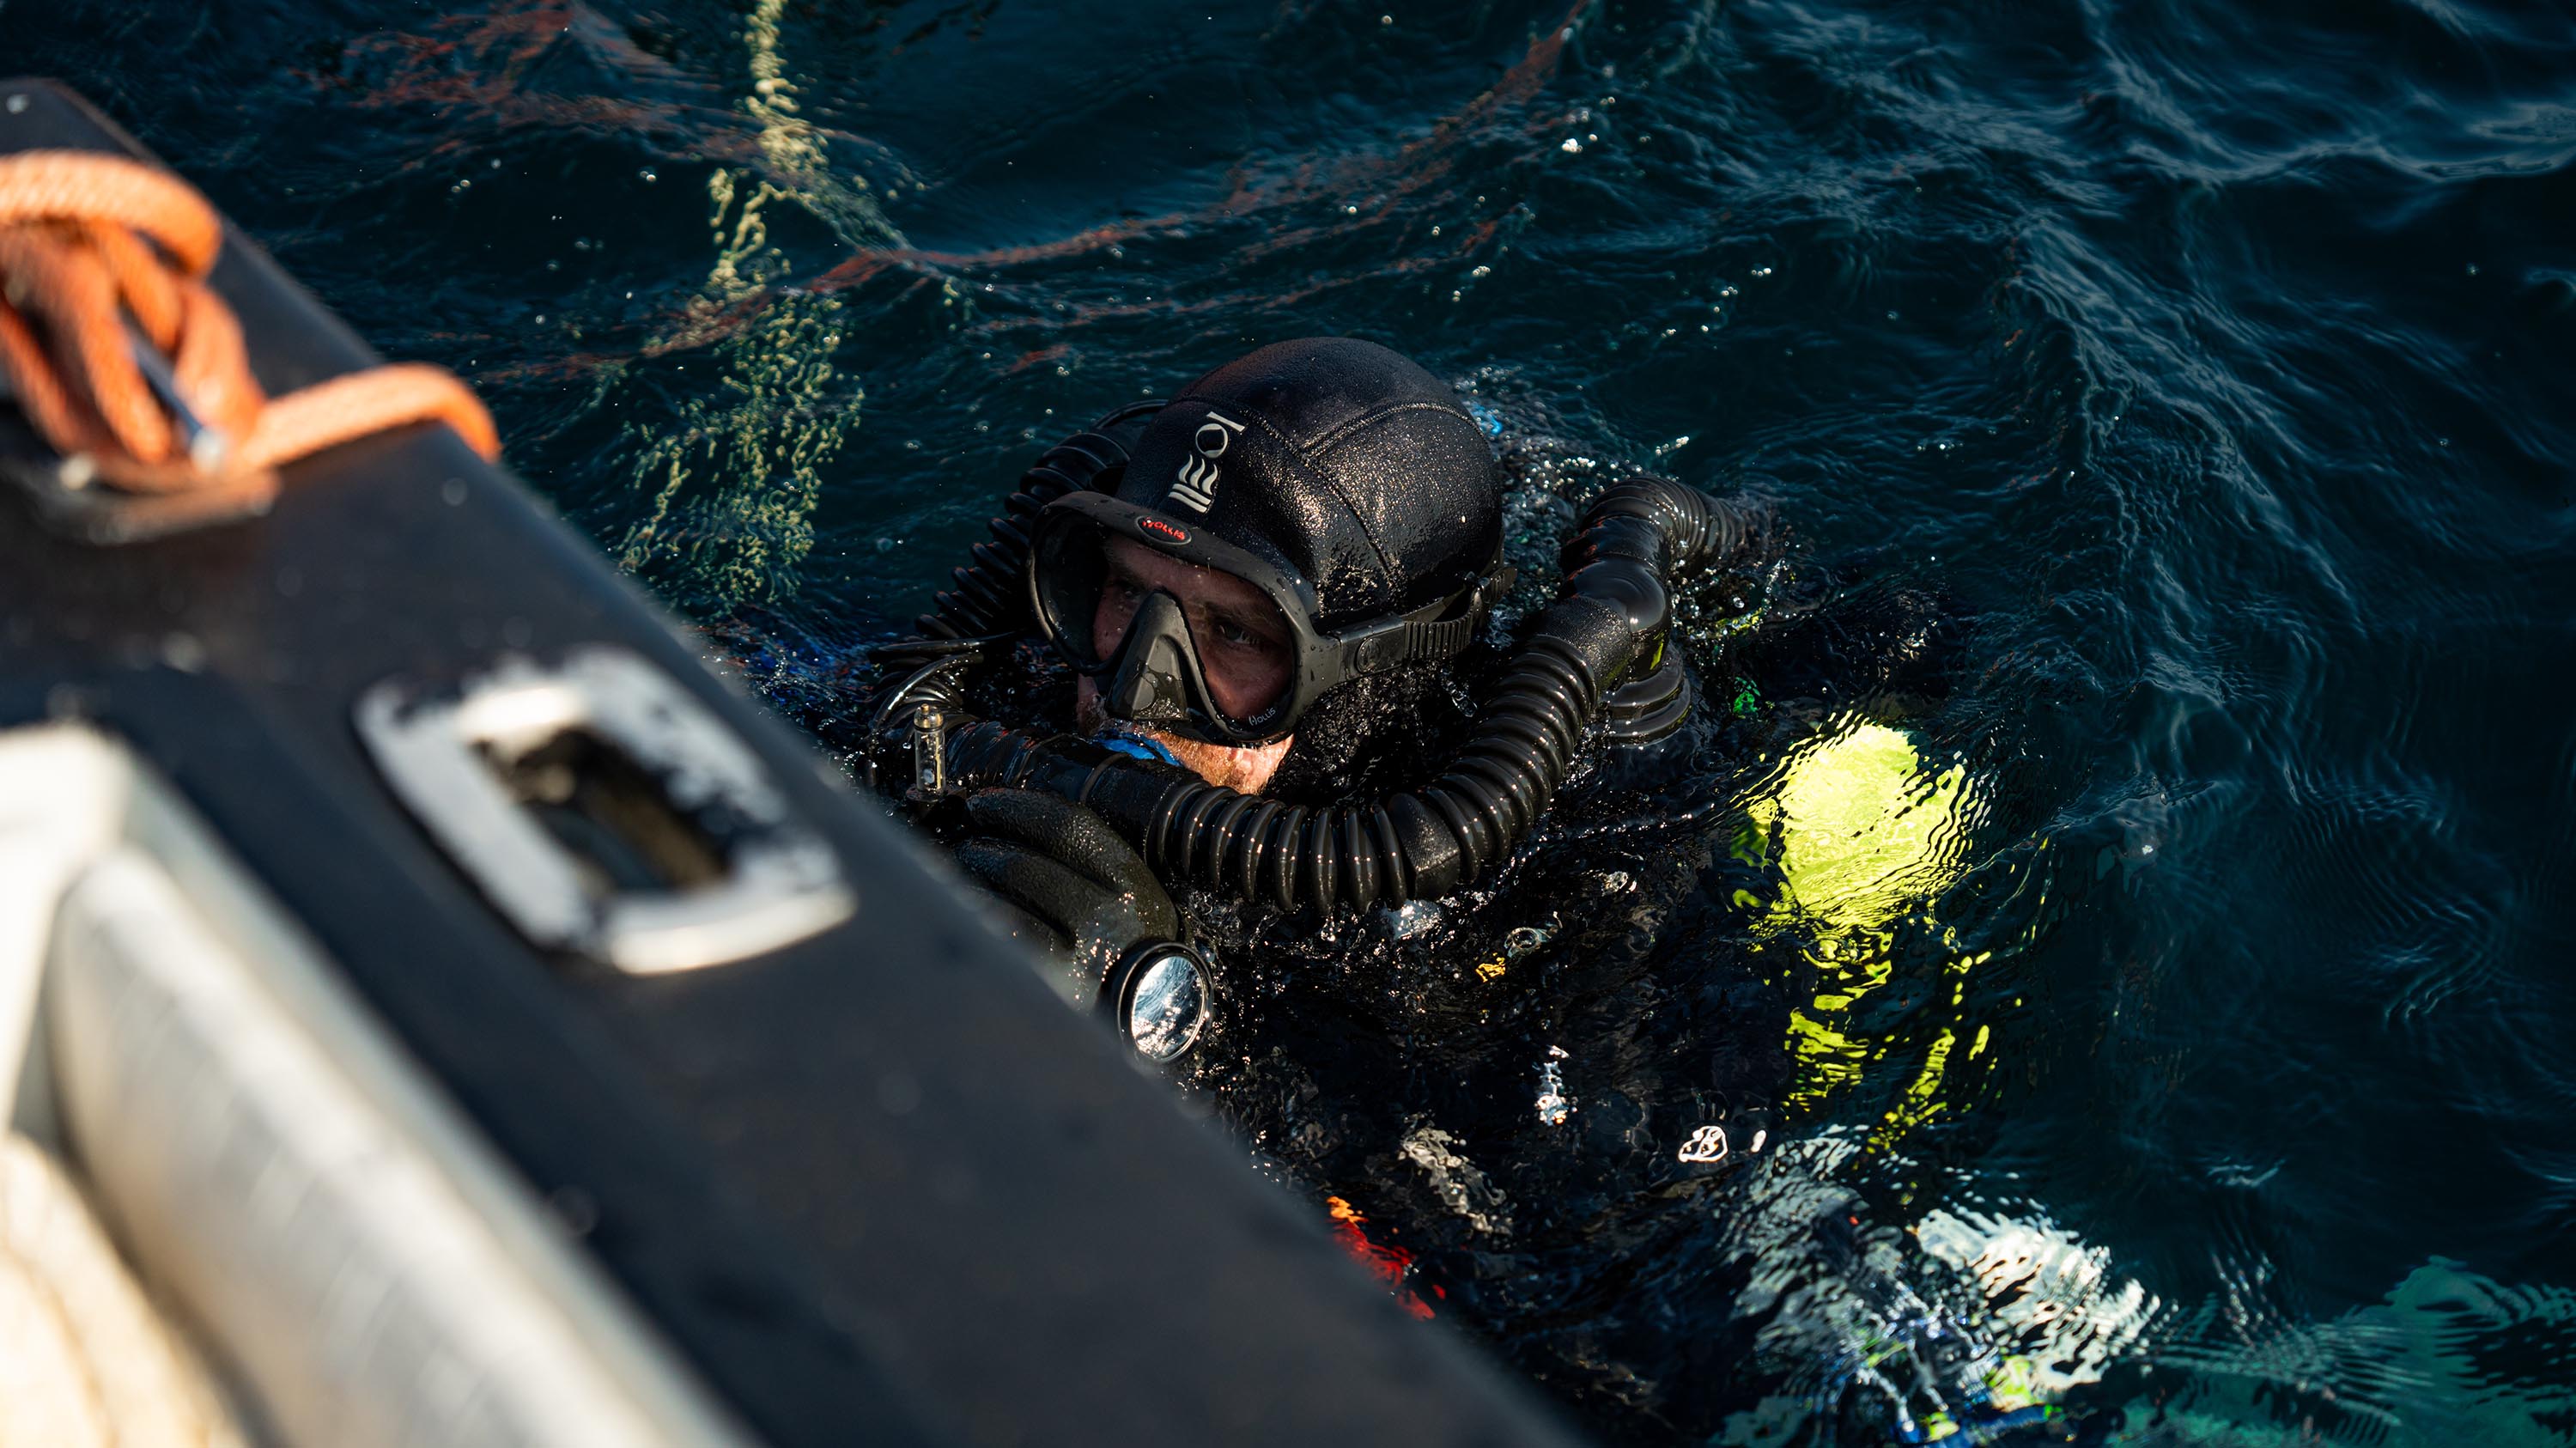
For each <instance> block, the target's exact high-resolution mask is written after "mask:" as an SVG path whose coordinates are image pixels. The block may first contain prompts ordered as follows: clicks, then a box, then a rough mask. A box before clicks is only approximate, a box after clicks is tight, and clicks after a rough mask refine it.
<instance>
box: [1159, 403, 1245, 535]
mask: <svg viewBox="0 0 2576 1448" xmlns="http://www.w3.org/2000/svg"><path fill="white" fill-rule="evenodd" d="M1242 431H1243V424H1242V423H1239V422H1237V421H1235V420H1234V419H1233V418H1230V417H1228V416H1226V415H1225V414H1224V413H1222V412H1210V413H1209V414H1208V415H1207V421H1205V422H1203V423H1200V424H1199V431H1198V436H1196V437H1194V438H1192V439H1190V450H1191V453H1192V456H1190V457H1187V458H1183V459H1182V460H1181V475H1180V479H1179V481H1177V482H1175V483H1173V484H1172V490H1171V491H1170V492H1168V493H1165V494H1164V495H1163V501H1164V502H1167V503H1178V504H1180V505H1181V506H1182V507H1185V508H1187V509H1189V510H1190V511H1191V512H1193V513H1205V512H1206V511H1207V510H1208V509H1209V508H1210V507H1212V506H1214V505H1215V503H1216V483H1217V468H1216V464H1217V459H1219V458H1221V457H1224V456H1225V450H1226V449H1227V448H1229V447H1231V446H1233V445H1234V439H1235V435H1236V434H1237V433H1240V432H1242Z"/></svg>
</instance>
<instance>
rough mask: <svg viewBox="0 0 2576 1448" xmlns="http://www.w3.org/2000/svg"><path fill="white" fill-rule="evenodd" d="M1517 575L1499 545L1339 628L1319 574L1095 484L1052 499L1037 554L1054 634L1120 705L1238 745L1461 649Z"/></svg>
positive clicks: (1268, 738) (1134, 714)
mask: <svg viewBox="0 0 2576 1448" xmlns="http://www.w3.org/2000/svg"><path fill="white" fill-rule="evenodd" d="M1173 563H1177V564H1180V565H1182V568H1181V569H1178V570H1176V569H1174V568H1173V567H1171V564H1173ZM1187 570H1196V571H1197V572H1191V571H1187ZM1207 573H1213V574H1221V575H1224V578H1223V579H1214V580H1202V578H1201V575H1202V574H1207ZM1512 576H1513V575H1512V570H1511V568H1510V566H1509V565H1507V564H1504V563H1502V562H1501V561H1500V560H1499V559H1497V560H1496V561H1495V563H1494V564H1493V565H1492V566H1491V567H1488V568H1487V569H1486V570H1485V572H1484V573H1483V574H1482V575H1481V576H1480V577H1478V578H1477V579H1476V580H1475V581H1474V582H1472V583H1470V584H1469V585H1467V586H1466V587H1465V588H1462V589H1460V590H1458V591H1457V592H1455V593H1453V594H1450V595H1449V596H1448V597H1446V598H1443V599H1440V600H1438V601H1437V602H1434V603H1432V604H1430V605H1428V606H1426V607H1423V608H1420V609H1417V610H1415V611H1413V612H1411V613H1405V614H1394V615H1389V616H1387V617H1385V618H1380V619H1375V620H1371V621H1369V622H1366V623H1362V624H1357V625H1354V626H1352V627H1350V628H1347V629H1342V630H1339V631H1337V632H1333V633H1325V632H1323V631H1321V630H1319V629H1317V628H1316V627H1315V623H1314V620H1315V616H1316V614H1317V612H1318V609H1317V606H1316V601H1315V591H1314V588H1313V587H1312V585H1310V584H1309V583H1308V582H1307V581H1306V580H1305V579H1304V578H1301V577H1299V576H1298V575H1297V573H1296V572H1295V571H1294V570H1292V569H1289V568H1287V567H1284V566H1282V565H1280V564H1278V563H1275V562H1273V561H1271V560H1269V559H1267V558H1263V557H1261V556H1260V555H1258V554H1256V553H1253V552H1252V551H1251V550H1249V549H1246V548H1242V547H1238V546H1236V545H1235V544H1233V543H1230V542H1228V541H1226V540H1225V539H1223V538H1220V537H1217V536H1216V535H1215V534H1214V533H1212V532H1210V531H1208V530H1207V529H1206V528H1205V527H1204V526H1192V525H1189V524H1185V523H1182V522H1179V521H1178V520H1176V519H1173V518H1171V517H1168V516H1166V515H1164V514H1161V513H1157V512H1154V511H1153V510H1151V509H1149V508H1144V507H1140V506H1138V505H1137V504H1134V503H1130V502H1125V501H1123V500H1121V499H1118V498H1114V497H1111V496H1110V495H1108V494H1106V493H1097V492H1089V491H1085V492H1077V493H1071V494H1068V495H1066V496H1064V497H1061V498H1058V499H1056V500H1055V501H1054V502H1052V503H1049V504H1047V506H1046V508H1045V510H1044V511H1043V512H1041V513H1040V514H1039V515H1038V519H1037V525H1036V528H1035V530H1034V536H1033V537H1032V539H1031V553H1030V559H1029V591H1030V601H1031V603H1032V605H1033V607H1034V609H1035V612H1036V615H1037V622H1038V630H1039V632H1040V633H1041V634H1043V635H1044V636H1045V638H1046V641H1047V642H1048V644H1049V645H1051V646H1052V647H1053V648H1054V649H1055V651H1056V653H1057V655H1058V656H1059V657H1061V658H1062V659H1063V660H1064V661H1065V662H1066V663H1067V664H1068V665H1070V666H1072V668H1073V669H1074V670H1075V671H1076V672H1078V673H1082V674H1087V675H1090V676H1092V677H1094V678H1097V679H1102V680H1103V681H1104V682H1103V683H1102V684H1101V686H1100V692H1101V702H1102V703H1103V705H1104V706H1105V707H1106V708H1107V709H1108V711H1109V713H1110V715H1111V716H1112V717H1113V718H1118V719H1123V720H1126V721H1128V722H1131V723H1136V724H1143V725H1149V726H1151V727H1154V728H1158V729H1166V730H1170V731H1171V732H1173V733H1176V734H1180V735H1182V736H1184V737H1187V738H1192V739H1197V740H1200V741H1202V742H1204V743H1209V744H1217V745H1225V746H1232V747H1243V746H1247V745H1256V744H1267V743H1270V742H1272V741H1274V740H1277V739H1281V738H1284V737H1286V736H1287V735H1288V734H1289V733H1290V732H1291V731H1292V730H1294V729H1295V728H1296V727H1297V721H1298V719H1299V718H1301V717H1302V716H1303V715H1304V714H1305V712H1306V709H1307V707H1308V706H1309V705H1311V704H1312V703H1314V701H1315V700H1316V699H1317V698H1318V697H1319V696H1321V695H1322V694H1323V693H1324V692H1325V691H1326V690H1329V689H1332V688H1334V687H1336V686H1338V685H1341V684H1344V683H1348V682H1349V681H1351V680H1353V679H1357V678H1361V677H1364V676H1367V675H1370V674H1379V673H1384V672H1386V671H1388V670H1390V669H1395V668H1400V667H1402V666H1404V665H1406V664H1410V663H1417V662H1422V661H1426V660H1433V659H1445V658H1450V657H1453V656H1455V655H1457V654H1458V653H1459V652H1461V651H1463V650H1464V649H1465V648H1466V647H1467V645H1468V644H1469V643H1470V642H1471V641H1472V640H1473V639H1474V637H1475V630H1476V623H1477V620H1479V619H1480V618H1482V617H1483V616H1484V612H1485V609H1486V607H1487V606H1488V605H1489V604H1491V603H1492V602H1493V600H1494V599H1496V598H1499V597H1501V596H1502V594H1503V592H1504V591H1505V590H1506V589H1508V588H1509V587H1510V586H1511V581H1512ZM1228 580H1231V582H1229V581H1228ZM1238 585H1240V586H1238ZM1184 593H1186V594H1187V595H1188V596H1186V597H1185V596H1184Z"/></svg>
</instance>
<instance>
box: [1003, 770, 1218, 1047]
mask: <svg viewBox="0 0 2576 1448" xmlns="http://www.w3.org/2000/svg"><path fill="white" fill-rule="evenodd" d="M965 813H966V837H965V838H964V839H963V840H960V841H959V842H958V844H957V851H956V853H957V865H958V868H960V869H962V870H964V871H965V872H966V873H967V874H969V875H972V876H974V877H975V878H976V879H977V880H978V881H980V882H982V883H983V884H984V885H985V886H986V887H987V888H989V889H990V890H992V892H993V893H994V894H996V895H999V896H1000V897H1002V904H1003V906H1004V907H1005V909H1004V911H1003V918H1004V923H1005V924H1006V925H1008V926H1009V927H1010V929H1011V933H1012V934H1013V935H1015V936H1017V937H1018V938H1019V939H1021V940H1023V941H1025V942H1027V943H1028V944H1029V945H1030V946H1031V947H1033V948H1035V949H1036V950H1037V951H1038V952H1039V953H1041V954H1043V955H1045V956H1046V957H1047V958H1048V963H1049V964H1050V965H1051V966H1052V967H1054V970H1053V971H1052V972H1051V974H1052V978H1054V979H1055V981H1056V986H1057V989H1058V990H1061V991H1064V992H1066V994H1067V995H1068V996H1069V997H1070V998H1071V999H1072V1001H1073V1003H1074V1004H1075V1005H1076V1006H1079V1007H1084V1008H1089V1007H1090V1006H1092V1005H1094V1004H1095V1003H1096V1002H1097V1000H1098V997H1099V994H1100V988H1101V985H1102V983H1103V982H1104V981H1106V980H1107V979H1108V978H1109V977H1110V975H1111V974H1112V972H1113V971H1114V970H1115V969H1116V967H1117V966H1118V965H1119V964H1120V963H1121V962H1122V961H1123V960H1124V959H1125V958H1126V957H1127V956H1128V955H1130V954H1131V953H1132V952H1134V951H1136V950H1137V949H1138V948H1139V947H1142V946H1148V945H1154V944H1164V943H1170V942H1175V941H1178V940H1179V939H1180V938H1181V915H1180V911H1178V910H1176V909H1174V908H1173V906H1172V897H1171V894H1170V892H1168V891H1166V890H1165V889H1164V888H1163V882H1162V881H1160V880H1157V879H1155V878H1154V872H1153V871H1151V870H1149V869H1147V868H1146V867H1145V861H1144V858H1143V857H1142V856H1140V855H1138V854H1137V853H1136V851H1135V849H1134V847H1132V846H1130V845H1129V844H1128V843H1127V842H1126V841H1125V840H1122V839H1120V838H1119V837H1118V833H1117V831H1115V830H1112V829H1111V828H1110V827H1109V822H1108V821H1107V820H1104V819H1102V818H1101V817H1100V816H1098V815H1096V814H1094V813H1092V812H1091V811H1090V810H1087V809H1085V808H1083V807H1082V806H1081V805H1078V804H1075V803H1073V802H1072V801H1071V800H1068V799H1064V798H1062V797H1060V796H1057V795H1052V794H1047V793H1043V792H1041V791H1038V790H1034V789H983V790H977V791H976V792H975V793H973V794H970V795H968V796H966V800H965Z"/></svg>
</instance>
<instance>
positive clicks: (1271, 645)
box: [1208, 618, 1283, 655]
mask: <svg viewBox="0 0 2576 1448" xmlns="http://www.w3.org/2000/svg"><path fill="white" fill-rule="evenodd" d="M1208 627H1209V629H1210V631H1211V632H1213V633H1214V634H1215V635H1216V639H1217V642H1218V643H1221V644H1223V645H1225V646H1226V647H1227V648H1229V649H1231V650H1233V651H1235V652H1236V653H1244V654H1263V655H1269V654H1276V653H1280V652H1282V651H1283V650H1282V649H1281V647H1280V644H1279V641H1278V640H1277V639H1274V638H1272V637H1271V636H1270V635H1268V634H1266V633H1263V632H1262V631H1260V630H1259V629H1256V628H1252V627H1250V626H1248V625H1245V624H1240V623H1237V622H1235V621H1234V620H1232V619H1229V618H1219V619H1212V620H1210V621H1209V624H1208Z"/></svg>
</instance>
